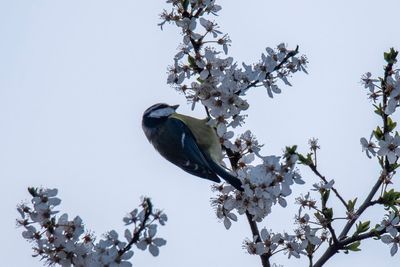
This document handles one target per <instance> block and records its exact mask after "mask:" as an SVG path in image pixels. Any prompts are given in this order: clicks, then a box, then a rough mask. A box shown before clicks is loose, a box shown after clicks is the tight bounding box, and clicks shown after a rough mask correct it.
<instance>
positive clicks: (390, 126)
mask: <svg viewBox="0 0 400 267" xmlns="http://www.w3.org/2000/svg"><path fill="white" fill-rule="evenodd" d="M396 125H397V122H394V121H393V120H392V119H391V118H390V117H388V118H387V126H388V131H389V132H391V131H393V130H394V128H396Z"/></svg>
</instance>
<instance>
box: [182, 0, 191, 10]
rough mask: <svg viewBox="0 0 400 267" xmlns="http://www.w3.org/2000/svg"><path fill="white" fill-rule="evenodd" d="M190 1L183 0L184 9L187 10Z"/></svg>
mask: <svg viewBox="0 0 400 267" xmlns="http://www.w3.org/2000/svg"><path fill="white" fill-rule="evenodd" d="M189 2H190V1H189V0H181V3H182V7H183V10H185V11H187V9H188V6H189Z"/></svg>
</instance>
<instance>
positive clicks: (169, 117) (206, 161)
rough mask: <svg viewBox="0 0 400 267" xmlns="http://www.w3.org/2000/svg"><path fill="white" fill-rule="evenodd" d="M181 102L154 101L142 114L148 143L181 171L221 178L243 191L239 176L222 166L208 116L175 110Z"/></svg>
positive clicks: (215, 179)
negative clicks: (172, 103) (170, 103)
mask: <svg viewBox="0 0 400 267" xmlns="http://www.w3.org/2000/svg"><path fill="white" fill-rule="evenodd" d="M178 107H179V105H172V106H171V105H168V104H165V103H158V104H154V105H152V106H151V107H149V108H148V109H146V111H145V112H144V113H143V117H142V128H143V131H144V134H145V135H146V137H147V139H148V140H149V142H150V143H151V144H152V145H153V146H154V148H155V149H156V150H157V151H158V152H159V153H160V154H161V156H163V157H164V158H165V159H166V160H168V161H170V162H171V163H173V164H175V165H176V166H178V167H179V168H181V169H182V170H184V171H186V172H188V173H190V174H192V175H195V176H197V177H200V178H204V179H208V180H211V181H213V182H216V183H219V182H221V180H220V178H222V179H224V180H225V181H226V182H228V183H229V184H231V185H232V186H233V187H234V188H236V189H237V190H239V191H243V188H242V183H241V181H240V179H239V178H237V177H235V176H234V175H232V174H230V173H229V172H228V171H227V170H225V168H224V167H223V166H222V164H223V161H222V160H223V157H224V156H223V153H222V148H221V143H220V139H219V137H218V136H217V133H216V130H215V128H214V127H212V126H210V125H208V124H207V122H208V119H207V118H206V119H197V118H194V117H191V116H187V115H183V114H179V113H177V112H176V110H177V109H178Z"/></svg>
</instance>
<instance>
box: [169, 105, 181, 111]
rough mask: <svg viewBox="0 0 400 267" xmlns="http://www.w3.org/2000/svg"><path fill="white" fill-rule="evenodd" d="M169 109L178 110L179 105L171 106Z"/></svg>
mask: <svg viewBox="0 0 400 267" xmlns="http://www.w3.org/2000/svg"><path fill="white" fill-rule="evenodd" d="M171 108H173V109H174V110H176V109H177V108H179V105H174V106H171Z"/></svg>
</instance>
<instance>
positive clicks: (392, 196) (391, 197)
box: [381, 189, 400, 208]
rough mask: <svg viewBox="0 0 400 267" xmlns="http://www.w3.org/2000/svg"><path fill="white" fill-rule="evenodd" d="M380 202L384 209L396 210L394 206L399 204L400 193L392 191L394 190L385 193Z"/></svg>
mask: <svg viewBox="0 0 400 267" xmlns="http://www.w3.org/2000/svg"><path fill="white" fill-rule="evenodd" d="M381 200H382V203H383V205H385V206H386V207H389V208H396V207H395V205H399V203H400V192H397V191H394V189H390V190H389V191H385V192H384V193H383V196H382V198H381Z"/></svg>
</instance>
